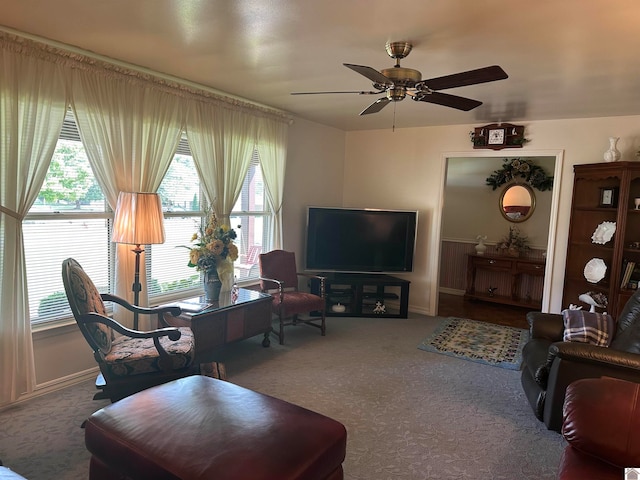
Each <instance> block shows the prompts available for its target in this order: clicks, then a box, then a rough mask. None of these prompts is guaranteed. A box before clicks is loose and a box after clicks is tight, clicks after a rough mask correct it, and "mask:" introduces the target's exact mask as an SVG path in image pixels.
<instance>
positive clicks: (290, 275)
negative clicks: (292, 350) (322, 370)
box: [259, 250, 326, 345]
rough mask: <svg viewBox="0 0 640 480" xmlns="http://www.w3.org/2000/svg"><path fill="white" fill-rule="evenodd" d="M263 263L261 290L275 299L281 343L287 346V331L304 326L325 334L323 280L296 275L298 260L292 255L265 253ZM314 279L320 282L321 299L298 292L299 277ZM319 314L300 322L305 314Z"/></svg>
mask: <svg viewBox="0 0 640 480" xmlns="http://www.w3.org/2000/svg"><path fill="white" fill-rule="evenodd" d="M259 262H260V288H261V290H262V291H263V292H266V293H269V294H271V296H272V297H273V303H272V308H273V312H274V313H275V314H276V315H278V321H279V330H278V333H277V335H278V339H279V341H280V344H281V345H282V344H283V343H284V327H285V326H287V325H297V324H299V323H304V324H307V325H311V326H313V327H317V328H319V329H320V331H321V333H322V335H323V336H324V335H325V333H326V323H325V304H326V302H325V299H324V277H321V276H319V275H312V274H306V273H299V272H297V271H296V257H295V254H294V253H293V252H286V251H284V250H273V251H271V252H268V253H262V254H260V256H259ZM301 276H302V277H306V278H315V279H317V280H319V282H320V295H314V294H313V293H307V292H302V291H300V290H299V289H298V277H301ZM312 312H316V313H317V316H315V315H314V316H310V317H305V318H304V319H301V318H300V317H299V315H301V314H303V313H307V314H311V313H312Z"/></svg>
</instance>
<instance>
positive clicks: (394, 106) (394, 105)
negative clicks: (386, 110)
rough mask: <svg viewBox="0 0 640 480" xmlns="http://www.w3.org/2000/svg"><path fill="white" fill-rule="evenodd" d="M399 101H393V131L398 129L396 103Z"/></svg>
mask: <svg viewBox="0 0 640 480" xmlns="http://www.w3.org/2000/svg"><path fill="white" fill-rule="evenodd" d="M397 103H398V102H393V125H392V127H391V132H395V131H396V104H397Z"/></svg>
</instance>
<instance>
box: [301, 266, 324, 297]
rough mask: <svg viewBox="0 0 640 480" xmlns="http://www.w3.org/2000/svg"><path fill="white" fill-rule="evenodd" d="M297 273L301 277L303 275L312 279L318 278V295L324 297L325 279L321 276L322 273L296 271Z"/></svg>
mask: <svg viewBox="0 0 640 480" xmlns="http://www.w3.org/2000/svg"><path fill="white" fill-rule="evenodd" d="M296 274H297V275H300V276H301V277H305V278H309V279H314V280H319V281H320V295H319V296H320V297H322V298H324V293H325V291H324V281H325V279H326V277H323V276H322V275H317V274H315V273H306V272H296Z"/></svg>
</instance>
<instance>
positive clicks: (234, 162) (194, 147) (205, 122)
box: [186, 101, 257, 224]
mask: <svg viewBox="0 0 640 480" xmlns="http://www.w3.org/2000/svg"><path fill="white" fill-rule="evenodd" d="M186 125H187V127H186V128H187V139H188V140H189V146H190V148H191V153H192V154H193V161H194V163H195V165H196V168H197V170H198V173H199V175H200V179H201V181H202V183H203V185H204V189H205V192H206V193H207V197H208V198H209V201H210V202H211V204H212V205H213V208H214V211H215V212H216V214H217V215H218V216H219V217H220V220H221V222H223V223H227V224H228V223H229V214H230V213H231V210H232V209H233V206H234V204H235V202H236V200H237V199H238V196H239V195H240V192H241V190H242V182H243V181H244V177H245V175H246V173H247V169H248V168H249V164H250V163H251V156H252V155H253V149H254V146H255V143H256V134H257V130H256V126H257V122H256V117H255V116H253V115H249V114H247V113H245V112H243V111H238V110H232V109H228V108H224V107H220V106H217V105H212V104H205V103H203V102H198V101H192V102H190V103H189V107H188V110H187V118H186Z"/></svg>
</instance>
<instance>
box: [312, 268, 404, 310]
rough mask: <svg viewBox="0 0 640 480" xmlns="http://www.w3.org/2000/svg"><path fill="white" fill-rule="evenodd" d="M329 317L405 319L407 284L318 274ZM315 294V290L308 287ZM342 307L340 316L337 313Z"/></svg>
mask: <svg viewBox="0 0 640 480" xmlns="http://www.w3.org/2000/svg"><path fill="white" fill-rule="evenodd" d="M319 275H321V276H323V277H325V282H324V288H325V300H326V305H327V309H326V314H327V316H329V317H391V318H407V316H408V314H409V284H410V283H411V282H409V280H404V279H402V278H397V277H392V276H391V275H384V274H375V273H372V274H368V273H320V274H319ZM314 287H315V290H316V292H317V291H318V290H319V286H317V285H313V284H312V289H313V288H314ZM338 304H340V305H341V306H344V308H345V310H344V311H343V312H341V311H337V310H340V308H339V307H338V308H336V307H335V306H336V305H338Z"/></svg>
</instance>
